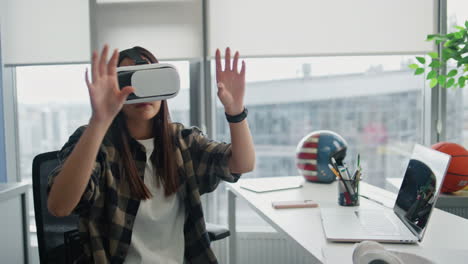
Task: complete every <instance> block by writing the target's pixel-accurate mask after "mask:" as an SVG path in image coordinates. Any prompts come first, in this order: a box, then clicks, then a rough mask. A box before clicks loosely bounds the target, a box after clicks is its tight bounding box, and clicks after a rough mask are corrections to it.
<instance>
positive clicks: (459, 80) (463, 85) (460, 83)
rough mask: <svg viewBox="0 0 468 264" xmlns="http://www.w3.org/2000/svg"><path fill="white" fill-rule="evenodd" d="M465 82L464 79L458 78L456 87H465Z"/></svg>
mask: <svg viewBox="0 0 468 264" xmlns="http://www.w3.org/2000/svg"><path fill="white" fill-rule="evenodd" d="M465 81H466V78H465V77H463V76H462V77H460V79H458V85H460V87H461V88H463V87H465Z"/></svg>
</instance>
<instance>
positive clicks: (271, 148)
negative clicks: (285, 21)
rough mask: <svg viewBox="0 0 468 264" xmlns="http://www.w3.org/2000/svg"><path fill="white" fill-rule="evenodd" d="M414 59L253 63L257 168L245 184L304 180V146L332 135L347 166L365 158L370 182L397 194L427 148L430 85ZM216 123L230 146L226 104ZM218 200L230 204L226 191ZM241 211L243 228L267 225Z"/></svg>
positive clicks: (250, 90) (250, 96)
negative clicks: (414, 152)
mask: <svg viewBox="0 0 468 264" xmlns="http://www.w3.org/2000/svg"><path fill="white" fill-rule="evenodd" d="M412 58H414V56H359V57H312V58H264V59H248V60H247V61H246V63H247V65H248V67H247V69H248V71H247V91H246V98H245V101H246V106H247V107H248V108H249V117H248V121H249V125H250V128H251V131H252V135H253V138H254V143H255V150H256V157H257V164H256V168H255V170H254V171H253V172H252V173H248V174H246V175H244V176H243V177H244V178H260V177H275V176H293V175H299V173H298V171H297V169H296V167H295V149H296V146H297V144H298V143H299V141H300V140H301V139H302V138H303V137H304V136H305V135H307V134H308V133H310V132H312V131H317V130H332V131H334V132H337V133H338V134H340V135H341V136H343V137H344V138H345V139H346V141H347V143H348V152H347V157H346V161H347V163H348V164H355V162H356V157H357V154H358V153H360V154H361V161H362V167H363V169H364V181H366V182H368V183H370V184H373V185H376V186H379V187H382V188H385V189H388V190H390V191H396V189H395V188H394V187H393V185H391V184H389V183H388V182H387V180H386V179H387V178H398V177H402V173H403V169H404V167H405V165H406V161H407V154H408V153H409V152H411V149H412V147H413V144H414V143H415V142H419V143H421V142H422V108H423V106H422V103H423V101H422V98H423V95H422V89H423V88H424V79H423V76H415V75H414V74H413V72H412V71H411V70H409V69H408V67H407V65H408V64H409V63H411V60H412ZM213 70H214V69H213ZM213 78H214V77H213ZM216 121H217V122H216V136H217V139H219V140H224V141H229V140H230V138H229V137H230V136H229V127H228V124H227V122H226V121H225V117H224V111H223V108H222V106H221V104H220V103H219V101H218V107H217V119H216ZM217 195H218V199H220V200H225V199H226V195H225V190H224V188H219V191H218V193H217ZM220 204H224V203H220ZM238 206H239V208H238V211H237V212H238V216H239V220H238V221H239V225H241V226H242V227H243V228H248V227H251V226H252V225H258V223H261V221H260V220H258V219H257V217H256V216H255V214H254V213H250V210H249V209H247V206H246V205H245V204H243V203H241V202H240V203H239V205H238ZM223 209H224V208H222V207H220V208H219V210H218V212H220V213H219V214H220V215H219V219H218V221H220V222H224V221H226V219H225V218H226V216H225V215H224V214H225V213H226V212H225V211H223ZM242 227H241V228H242Z"/></svg>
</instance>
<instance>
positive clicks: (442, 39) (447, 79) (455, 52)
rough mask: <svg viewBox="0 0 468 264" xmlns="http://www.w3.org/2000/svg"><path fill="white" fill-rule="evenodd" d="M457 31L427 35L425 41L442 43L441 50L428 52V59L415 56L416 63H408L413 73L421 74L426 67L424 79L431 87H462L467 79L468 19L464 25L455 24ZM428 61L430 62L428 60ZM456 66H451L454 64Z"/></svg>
mask: <svg viewBox="0 0 468 264" xmlns="http://www.w3.org/2000/svg"><path fill="white" fill-rule="evenodd" d="M455 28H456V29H457V30H458V31H455V32H452V33H448V34H432V35H427V39H426V40H427V41H434V42H435V43H436V44H437V45H439V44H441V43H442V52H441V54H438V53H437V52H429V53H428V55H429V57H430V59H429V60H426V58H424V57H416V60H417V61H418V63H414V64H410V65H409V67H410V68H411V69H413V70H415V71H414V74H415V75H419V74H423V73H424V72H425V71H426V69H427V68H428V69H429V70H430V71H429V72H428V73H427V77H426V79H427V80H429V86H430V87H431V88H432V87H434V86H436V85H437V84H439V86H440V87H442V88H450V87H453V88H457V87H460V88H463V87H465V83H466V81H467V80H468V74H466V73H467V72H468V21H466V22H465V25H464V27H462V26H455ZM429 61H430V62H429ZM455 63H456V67H452V64H453V66H455ZM447 65H449V66H450V68H451V70H448V69H447V70H448V73H446V74H442V72H441V69H443V68H445V67H446V66H447Z"/></svg>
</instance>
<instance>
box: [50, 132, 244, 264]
mask: <svg viewBox="0 0 468 264" xmlns="http://www.w3.org/2000/svg"><path fill="white" fill-rule="evenodd" d="M171 126H172V128H173V131H174V137H175V148H174V149H175V150H174V155H175V157H176V162H177V171H178V175H179V182H180V186H179V188H178V191H177V195H179V197H180V200H181V201H183V202H184V204H185V215H186V218H185V223H184V239H185V254H184V255H185V260H186V262H188V263H203V264H205V263H217V259H216V257H215V255H214V253H213V251H212V250H211V248H210V240H209V236H208V233H207V231H206V227H205V219H204V216H203V210H202V204H201V200H200V196H201V195H202V194H204V193H208V192H212V191H213V190H215V188H216V187H217V186H218V184H219V182H220V180H225V181H228V182H236V181H237V180H238V179H239V177H240V174H233V173H231V172H230V170H229V167H228V160H229V158H230V156H231V144H226V143H221V142H216V141H213V140H210V139H207V138H206V137H205V136H204V135H203V133H202V132H201V131H200V129H198V128H196V127H192V128H184V126H183V125H182V124H179V123H172V124H171ZM85 129H86V126H82V127H80V128H78V129H77V130H76V131H75V133H73V135H72V136H71V137H70V138H69V140H68V142H67V143H66V144H65V145H64V146H63V148H62V149H61V151H60V152H59V154H58V158H59V160H60V165H59V166H58V167H57V168H56V169H55V170H54V171H53V172H52V173H51V175H50V176H49V188H48V190H49V191H50V187H51V186H52V184H53V180H54V178H55V176H57V174H58V173H59V172H60V169H61V167H62V165H63V163H64V162H65V160H66V158H67V157H68V156H69V155H70V153H71V152H72V150H73V148H74V146H75V145H76V143H77V142H78V140H79V138H80V136H81V135H82V134H83V132H84V130H85ZM130 148H131V150H132V153H133V158H134V160H135V162H136V165H137V169H138V174H139V175H140V176H141V177H142V178H143V176H144V171H145V164H146V153H145V149H144V147H143V146H142V145H141V144H140V143H139V142H138V141H136V140H135V139H133V138H132V139H131V140H130ZM118 162H120V161H119V153H118V152H117V151H116V149H115V147H114V142H113V141H112V136H111V135H110V130H109V131H108V133H107V134H106V136H105V137H104V139H103V142H102V144H101V146H100V148H99V151H98V154H97V157H96V161H95V164H94V167H93V170H92V174H91V178H90V180H89V182H88V185H87V187H86V189H85V191H84V193H83V195H82V197H81V200H80V201H79V203H78V205H77V206H76V208H75V209H74V212H75V213H77V214H79V216H80V217H79V219H80V220H79V227H78V229H79V232H80V236H81V238H82V241H83V242H82V244H83V253H84V254H83V258H82V260H83V261H80V262H85V263H93V262H94V263H123V262H124V259H125V257H126V255H127V251H128V248H129V246H130V240H131V237H132V229H133V224H134V221H135V217H136V214H137V212H138V207H139V205H140V200H137V199H134V198H132V197H131V195H130V189H129V185H128V183H127V182H126V181H125V180H124V179H122V178H121V175H120V173H119V166H118Z"/></svg>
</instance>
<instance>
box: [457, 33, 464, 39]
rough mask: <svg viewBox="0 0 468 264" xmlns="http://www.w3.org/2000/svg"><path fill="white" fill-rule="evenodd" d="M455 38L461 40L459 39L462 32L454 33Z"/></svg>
mask: <svg viewBox="0 0 468 264" xmlns="http://www.w3.org/2000/svg"><path fill="white" fill-rule="evenodd" d="M455 38H456V39H461V38H463V33H462V32H456V33H455Z"/></svg>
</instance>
